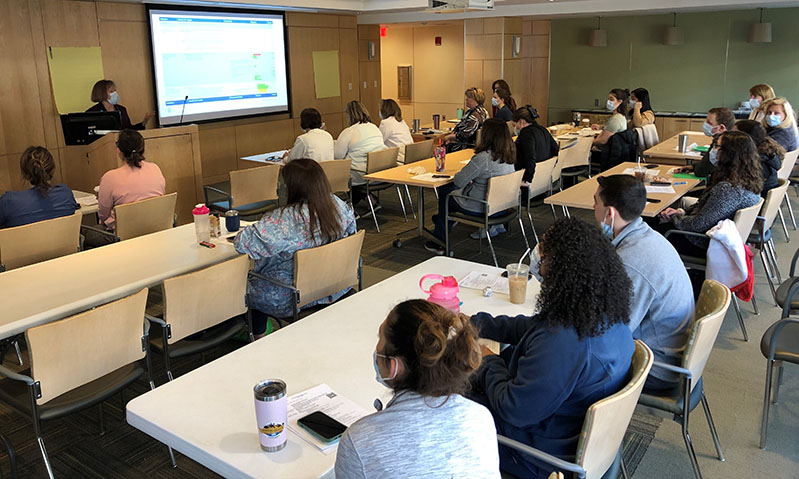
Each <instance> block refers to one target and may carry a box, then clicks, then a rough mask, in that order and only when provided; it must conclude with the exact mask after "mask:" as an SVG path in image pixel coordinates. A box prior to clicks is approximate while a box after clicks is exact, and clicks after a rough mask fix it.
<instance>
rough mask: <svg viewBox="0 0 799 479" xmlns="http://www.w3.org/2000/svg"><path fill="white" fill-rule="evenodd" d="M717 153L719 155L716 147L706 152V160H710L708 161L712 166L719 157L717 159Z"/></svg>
mask: <svg viewBox="0 0 799 479" xmlns="http://www.w3.org/2000/svg"><path fill="white" fill-rule="evenodd" d="M718 155H719V150H718V148H713V149H712V150H710V151H709V152H708V153H707V158H708V160H710V163H711V164H712V165H714V166H715V165H716V163H718V161H719V159H718Z"/></svg>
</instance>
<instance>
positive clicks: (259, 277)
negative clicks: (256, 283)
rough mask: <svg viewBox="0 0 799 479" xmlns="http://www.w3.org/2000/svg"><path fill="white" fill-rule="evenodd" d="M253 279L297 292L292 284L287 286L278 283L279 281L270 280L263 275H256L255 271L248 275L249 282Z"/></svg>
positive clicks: (280, 282)
mask: <svg viewBox="0 0 799 479" xmlns="http://www.w3.org/2000/svg"><path fill="white" fill-rule="evenodd" d="M251 278H255V279H260V280H261V281H266V282H267V283H272V284H274V285H275V286H279V287H281V288H286V289H289V290H291V291H297V288H295V287H294V286H293V285H291V284H286V283H284V282H282V281H278V280H276V279H273V278H270V277H268V276H264V275H262V274H261V273H256V272H255V271H250V272H248V273H247V279H248V280H249V279H251Z"/></svg>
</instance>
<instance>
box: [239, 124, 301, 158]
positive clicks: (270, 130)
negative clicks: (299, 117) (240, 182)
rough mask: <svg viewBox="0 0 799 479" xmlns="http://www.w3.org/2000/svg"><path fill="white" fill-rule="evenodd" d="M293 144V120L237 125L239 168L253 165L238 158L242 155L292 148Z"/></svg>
mask: <svg viewBox="0 0 799 479" xmlns="http://www.w3.org/2000/svg"><path fill="white" fill-rule="evenodd" d="M293 144H294V122H293V120H281V121H272V122H269V123H251V124H249V125H238V126H236V159H237V165H238V166H237V169H241V168H248V167H252V164H250V163H249V162H247V163H245V162H242V161H239V160H238V158H241V157H242V156H250V155H256V154H258V153H266V152H269V151H275V150H282V149H286V148H291V145H293Z"/></svg>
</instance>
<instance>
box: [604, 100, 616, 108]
mask: <svg viewBox="0 0 799 479" xmlns="http://www.w3.org/2000/svg"><path fill="white" fill-rule="evenodd" d="M605 107H606V108H607V109H608V111H613V110H615V109H616V103H615V102H614V101H613V100H608V102H607V103H606V104H605Z"/></svg>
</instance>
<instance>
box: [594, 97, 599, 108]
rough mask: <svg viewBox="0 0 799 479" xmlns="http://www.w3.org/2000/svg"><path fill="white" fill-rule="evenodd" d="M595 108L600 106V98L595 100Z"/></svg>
mask: <svg viewBox="0 0 799 479" xmlns="http://www.w3.org/2000/svg"><path fill="white" fill-rule="evenodd" d="M594 106H599V98H594Z"/></svg>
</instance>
